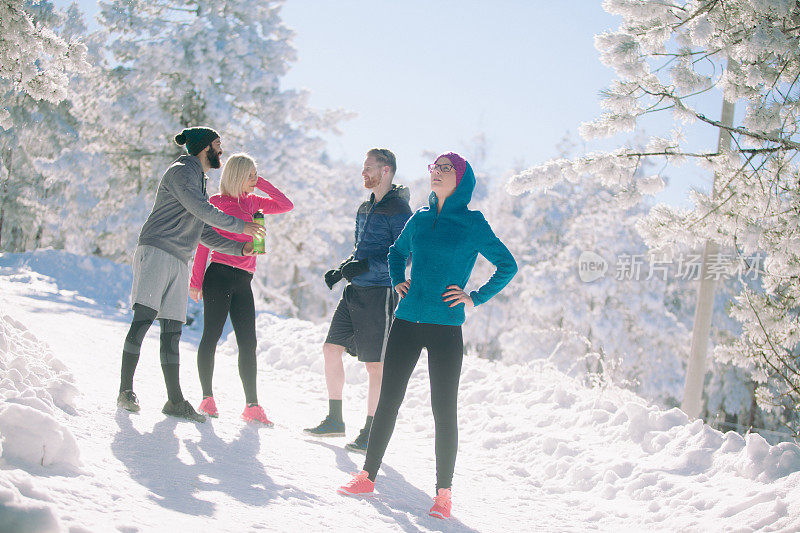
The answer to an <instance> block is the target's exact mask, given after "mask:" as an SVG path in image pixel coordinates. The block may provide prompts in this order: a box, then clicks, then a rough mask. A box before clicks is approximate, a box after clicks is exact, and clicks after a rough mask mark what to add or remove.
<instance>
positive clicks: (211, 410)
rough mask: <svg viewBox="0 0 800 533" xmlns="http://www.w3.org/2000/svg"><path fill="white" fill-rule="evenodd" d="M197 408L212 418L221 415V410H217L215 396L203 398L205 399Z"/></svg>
mask: <svg viewBox="0 0 800 533" xmlns="http://www.w3.org/2000/svg"><path fill="white" fill-rule="evenodd" d="M197 410H198V411H200V412H201V413H205V414H207V415H208V416H210V417H211V418H218V417H219V411H217V404H216V403H214V397H213V396H206V397H205V398H203V401H202V402H200V407H198V408H197Z"/></svg>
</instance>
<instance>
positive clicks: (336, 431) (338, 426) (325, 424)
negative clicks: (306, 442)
mask: <svg viewBox="0 0 800 533" xmlns="http://www.w3.org/2000/svg"><path fill="white" fill-rule="evenodd" d="M303 433H305V434H306V435H314V436H315V437H344V422H343V421H341V420H334V419H332V418H331V417H329V416H328V417H325V420H323V421H322V422H320V424H319V425H318V426H317V427H315V428H306V429H304V430H303Z"/></svg>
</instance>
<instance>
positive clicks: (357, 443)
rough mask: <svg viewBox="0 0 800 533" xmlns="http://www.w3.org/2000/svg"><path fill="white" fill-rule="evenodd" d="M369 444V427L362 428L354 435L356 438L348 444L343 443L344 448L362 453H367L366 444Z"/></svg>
mask: <svg viewBox="0 0 800 533" xmlns="http://www.w3.org/2000/svg"><path fill="white" fill-rule="evenodd" d="M368 444H369V428H363V429H362V430H361V432H360V433H359V434H358V437H356V440H354V441H353V442H351V443H349V444H345V446H344V447H345V448H347V449H348V450H350V451H351V452H357V453H363V454H365V455H366V453H367V445H368Z"/></svg>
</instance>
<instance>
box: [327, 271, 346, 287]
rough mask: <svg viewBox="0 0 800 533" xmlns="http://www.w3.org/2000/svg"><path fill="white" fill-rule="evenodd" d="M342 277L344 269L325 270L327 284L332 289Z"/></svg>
mask: <svg viewBox="0 0 800 533" xmlns="http://www.w3.org/2000/svg"><path fill="white" fill-rule="evenodd" d="M341 279H342V271H341V270H339V269H338V268H337V269H336V270H328V271H327V272H325V285H327V286H328V288H329V289H330V290H333V286H334V285H336V284H337V283H339V281H341Z"/></svg>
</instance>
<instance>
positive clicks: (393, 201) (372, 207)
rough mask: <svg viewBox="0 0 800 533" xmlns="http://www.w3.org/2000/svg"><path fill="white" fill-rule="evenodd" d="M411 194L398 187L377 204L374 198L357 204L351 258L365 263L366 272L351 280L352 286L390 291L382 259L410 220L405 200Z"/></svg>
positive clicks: (389, 280) (388, 278) (386, 269)
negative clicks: (353, 245) (353, 248)
mask: <svg viewBox="0 0 800 533" xmlns="http://www.w3.org/2000/svg"><path fill="white" fill-rule="evenodd" d="M410 198H411V192H410V191H409V190H408V189H407V188H406V187H403V186H402V185H392V188H391V189H390V190H389V192H387V193H386V195H385V196H384V197H383V198H381V201H380V202H378V203H375V194H371V195H370V197H369V200H367V201H366V202H364V203H363V204H361V206H360V207H359V208H358V213H357V214H356V232H355V252H353V256H354V257H355V258H356V259H358V260H362V259H366V260H367V261H368V263H369V272H365V273H364V274H361V275H360V276H356V277H354V278H353V279H352V280H351V283H353V285H358V286H361V287H391V286H392V280H391V278H390V277H389V265H388V264H387V262H386V257H387V255H388V254H389V246H391V245H392V244H393V243H394V241H395V240H396V239H397V237H398V236H399V235H400V233H401V232H402V231H403V227H404V226H405V225H406V221H407V220H408V219H409V217H411V208H410V207H409V206H408V200H409V199H410Z"/></svg>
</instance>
